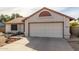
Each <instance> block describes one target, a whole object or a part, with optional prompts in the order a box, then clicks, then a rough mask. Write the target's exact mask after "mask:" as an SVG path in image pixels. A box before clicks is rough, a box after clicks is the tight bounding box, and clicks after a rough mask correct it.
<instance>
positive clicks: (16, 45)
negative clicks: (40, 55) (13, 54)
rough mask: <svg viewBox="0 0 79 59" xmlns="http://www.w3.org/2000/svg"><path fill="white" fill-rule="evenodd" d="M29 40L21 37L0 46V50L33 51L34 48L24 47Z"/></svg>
mask: <svg viewBox="0 0 79 59" xmlns="http://www.w3.org/2000/svg"><path fill="white" fill-rule="evenodd" d="M28 43H29V41H28V40H27V39H26V38H24V37H22V39H21V40H18V41H16V42H13V43H10V44H7V45H5V46H3V47H0V51H33V50H34V49H32V48H29V47H26V46H25V45H26V44H28Z"/></svg>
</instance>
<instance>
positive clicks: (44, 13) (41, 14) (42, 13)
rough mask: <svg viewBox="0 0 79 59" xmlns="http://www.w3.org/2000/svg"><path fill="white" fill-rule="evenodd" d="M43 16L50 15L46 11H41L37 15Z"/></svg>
mask: <svg viewBox="0 0 79 59" xmlns="http://www.w3.org/2000/svg"><path fill="white" fill-rule="evenodd" d="M44 16H51V14H50V13H49V12H48V11H43V12H41V13H40V15H39V17H44Z"/></svg>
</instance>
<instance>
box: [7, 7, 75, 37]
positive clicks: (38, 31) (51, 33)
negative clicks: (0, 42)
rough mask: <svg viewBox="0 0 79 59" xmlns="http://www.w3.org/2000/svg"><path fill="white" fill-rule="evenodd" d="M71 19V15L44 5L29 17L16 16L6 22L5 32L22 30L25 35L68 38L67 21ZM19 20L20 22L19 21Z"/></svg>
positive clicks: (68, 28)
mask: <svg viewBox="0 0 79 59" xmlns="http://www.w3.org/2000/svg"><path fill="white" fill-rule="evenodd" d="M23 19H24V20H23ZM73 19H74V18H72V17H69V16H67V15H64V14H62V13H59V12H56V11H54V10H51V9H48V8H46V7H44V8H42V9H40V10H38V11H37V12H35V13H33V14H32V15H30V16H29V17H26V18H16V19H14V20H12V21H9V22H7V23H6V32H17V31H21V32H24V34H25V36H32V37H55V38H69V37H70V27H69V21H70V20H73ZM20 20H21V23H20V22H19V21H20ZM22 20H23V22H22Z"/></svg>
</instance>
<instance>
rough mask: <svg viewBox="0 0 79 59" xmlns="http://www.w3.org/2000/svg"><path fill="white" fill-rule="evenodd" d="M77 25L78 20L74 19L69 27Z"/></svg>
mask: <svg viewBox="0 0 79 59" xmlns="http://www.w3.org/2000/svg"><path fill="white" fill-rule="evenodd" d="M77 25H79V24H78V22H76V21H74V22H72V23H70V27H76V26H77Z"/></svg>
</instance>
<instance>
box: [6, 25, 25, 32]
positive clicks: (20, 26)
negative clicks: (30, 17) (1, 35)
mask: <svg viewBox="0 0 79 59" xmlns="http://www.w3.org/2000/svg"><path fill="white" fill-rule="evenodd" d="M17 27H18V29H17V31H11V24H6V26H5V32H6V33H7V32H13V33H16V32H24V24H18V25H17Z"/></svg>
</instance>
